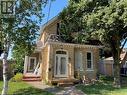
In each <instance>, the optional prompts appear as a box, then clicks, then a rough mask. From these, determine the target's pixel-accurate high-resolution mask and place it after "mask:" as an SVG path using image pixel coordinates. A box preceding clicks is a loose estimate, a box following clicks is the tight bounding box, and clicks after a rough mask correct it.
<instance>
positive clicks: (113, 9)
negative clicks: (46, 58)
mask: <svg viewBox="0 0 127 95" xmlns="http://www.w3.org/2000/svg"><path fill="white" fill-rule="evenodd" d="M78 13H80V15H78ZM76 15H78V17H77V16H76ZM60 16H61V18H62V21H61V22H62V25H64V28H63V29H61V30H62V33H63V34H65V33H64V31H65V30H64V29H65V28H70V29H69V31H66V33H70V32H71V33H74V32H75V29H77V27H78V25H79V26H80V24H77V22H76V21H75V20H76V19H82V20H78V21H79V22H78V23H81V22H82V26H81V28H80V29H81V30H80V29H79V31H76V32H78V33H80V32H82V33H83V34H87V36H85V35H84V36H83V37H82V36H81V42H83V43H85V42H86V41H84V40H82V39H85V38H86V39H85V40H88V39H97V40H100V41H101V42H102V43H103V44H104V45H108V46H109V47H110V48H111V51H112V55H113V59H114V86H115V87H120V86H121V84H120V63H121V62H122V61H121V59H120V53H121V51H122V49H123V47H124V45H125V43H126V42H127V31H126V30H127V1H126V0H79V2H77V1H76V0H70V3H69V6H68V7H67V8H66V9H65V10H64V11H63V13H61V15H60ZM70 18H71V19H70ZM71 21H73V23H72V25H71V24H69V22H70V23H71ZM80 21H81V22H80ZM66 24H67V25H66ZM73 24H74V25H75V26H74V25H73ZM76 26H77V27H76ZM73 28H74V29H73ZM82 29H83V31H82ZM73 30H74V31H73ZM71 33H70V34H71ZM75 37H76V36H74V38H75ZM79 37H80V36H79ZM74 38H73V39H74ZM122 43H123V44H122ZM126 55H127V54H126Z"/></svg>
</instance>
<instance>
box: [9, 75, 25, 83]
mask: <svg viewBox="0 0 127 95" xmlns="http://www.w3.org/2000/svg"><path fill="white" fill-rule="evenodd" d="M22 78H23V74H22V73H17V74H16V75H15V76H14V77H13V78H11V80H10V81H12V82H20V81H22Z"/></svg>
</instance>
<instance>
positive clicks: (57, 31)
mask: <svg viewBox="0 0 127 95" xmlns="http://www.w3.org/2000/svg"><path fill="white" fill-rule="evenodd" d="M59 28H60V24H59V23H57V30H56V33H57V35H60V32H59Z"/></svg>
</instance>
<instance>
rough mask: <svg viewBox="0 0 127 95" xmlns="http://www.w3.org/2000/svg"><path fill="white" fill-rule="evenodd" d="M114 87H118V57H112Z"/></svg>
mask: <svg viewBox="0 0 127 95" xmlns="http://www.w3.org/2000/svg"><path fill="white" fill-rule="evenodd" d="M114 87H116V88H120V87H121V82H120V63H119V61H118V59H114Z"/></svg>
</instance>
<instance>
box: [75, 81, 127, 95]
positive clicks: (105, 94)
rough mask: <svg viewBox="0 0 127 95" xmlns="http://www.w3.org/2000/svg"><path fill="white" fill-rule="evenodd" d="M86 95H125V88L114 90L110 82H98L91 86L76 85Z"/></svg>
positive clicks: (126, 88) (126, 90)
mask: <svg viewBox="0 0 127 95" xmlns="http://www.w3.org/2000/svg"><path fill="white" fill-rule="evenodd" d="M76 88H77V89H80V90H82V91H83V92H84V93H85V94H87V95H127V87H122V88H119V89H117V88H114V87H113V86H112V84H111V82H107V83H104V82H99V83H96V84H93V85H86V86H85V85H77V86H76Z"/></svg>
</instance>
